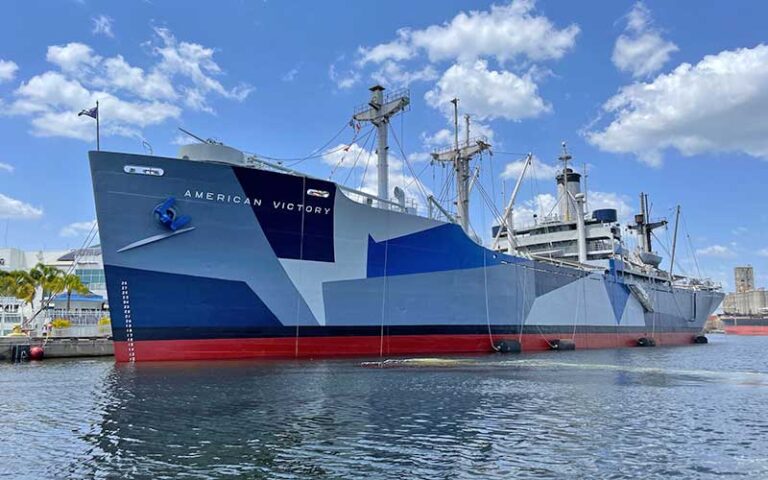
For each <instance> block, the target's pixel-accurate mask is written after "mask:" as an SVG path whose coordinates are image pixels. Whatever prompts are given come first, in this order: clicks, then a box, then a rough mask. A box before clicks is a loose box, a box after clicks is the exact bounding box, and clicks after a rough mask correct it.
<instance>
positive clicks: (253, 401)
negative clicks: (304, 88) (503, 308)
mask: <svg viewBox="0 0 768 480" xmlns="http://www.w3.org/2000/svg"><path fill="white" fill-rule="evenodd" d="M710 340H711V343H710V344H709V345H704V346H690V347H676V348H650V349H641V348H636V349H625V350H602V351H576V352H552V353H541V354H528V355H516V356H502V355H488V356H480V357H470V358H467V357H462V358H452V359H448V360H429V359H420V360H413V361H405V362H399V361H396V362H388V363H386V364H385V366H384V367H383V368H379V367H376V366H375V364H374V365H371V364H368V365H365V364H363V363H362V361H361V360H344V361H326V360H323V361H287V362H286V361H280V362H276V361H269V362H265V361H247V362H245V361H244V362H206V363H156V364H138V365H122V364H121V365H115V364H114V363H113V362H112V361H111V360H67V361H65V360H60V361H53V360H46V361H44V362H38V363H29V364H22V365H12V364H9V363H0V477H7V478H14V479H25V478H30V479H48V478H115V479H117V478H119V479H131V478H153V479H154V478H189V479H198V478H199V479H204V478H270V479H272V478H318V479H324V478H361V477H366V478H367V479H378V478H429V479H443V478H445V479H468V478H483V479H496V478H499V479H501V478H505V479H508V478H553V477H557V478H611V479H622V478H627V479H629V478H660V479H661V478H665V479H666V478H721V477H723V478H733V477H735V478H768V360H767V358H768V356H767V355H766V350H768V337H735V336H729V337H726V336H719V335H715V336H711V337H710ZM372 360H374V361H377V360H379V359H372Z"/></svg>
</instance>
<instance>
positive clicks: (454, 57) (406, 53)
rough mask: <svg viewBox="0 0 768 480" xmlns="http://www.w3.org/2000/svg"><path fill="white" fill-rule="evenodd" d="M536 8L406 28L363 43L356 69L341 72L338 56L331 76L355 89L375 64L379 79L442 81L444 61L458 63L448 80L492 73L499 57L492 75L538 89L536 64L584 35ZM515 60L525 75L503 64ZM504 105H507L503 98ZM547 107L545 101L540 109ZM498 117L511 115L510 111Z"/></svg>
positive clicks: (515, 0)
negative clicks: (491, 67)
mask: <svg viewBox="0 0 768 480" xmlns="http://www.w3.org/2000/svg"><path fill="white" fill-rule="evenodd" d="M535 7H536V2H535V0H511V1H509V2H508V3H507V4H505V5H492V6H491V7H490V8H489V9H488V10H482V11H480V10H472V11H469V12H459V13H458V14H457V15H455V16H454V17H453V18H452V19H451V20H449V21H446V22H444V23H443V24H440V25H430V26H427V27H425V28H423V29H412V28H401V29H399V30H398V31H397V33H396V38H395V39H394V40H391V41H389V42H384V43H380V44H377V45H374V46H370V47H362V46H361V47H359V48H358V51H357V59H356V61H355V62H354V66H355V68H352V69H350V70H348V71H344V72H342V71H340V70H339V68H338V67H337V65H336V64H338V63H339V61H341V60H343V58H340V59H338V60H337V62H336V63H335V64H333V65H331V66H330V69H329V76H330V78H331V80H333V81H334V82H335V83H336V84H337V86H338V87H339V88H342V89H345V88H351V87H353V86H355V85H356V84H357V83H358V82H359V81H360V79H361V77H362V76H363V71H364V70H365V69H366V67H370V66H371V65H374V66H375V68H376V70H373V71H372V72H370V78H371V79H372V80H373V81H375V82H378V83H382V84H385V85H389V86H395V87H402V86H408V85H410V84H411V83H413V82H419V81H422V82H431V81H433V80H435V79H438V78H439V77H440V74H439V71H440V70H442V68H443V66H442V65H441V64H443V63H444V62H451V63H454V64H455V65H454V66H453V67H450V68H449V69H448V71H447V72H445V73H444V74H443V76H442V79H441V81H448V79H447V78H446V77H450V76H451V75H453V74H459V75H461V74H464V73H467V72H469V73H476V72H473V67H472V65H475V67H477V66H478V65H484V67H483V69H484V70H486V71H487V70H488V67H487V62H488V61H489V60H494V61H496V62H497V63H498V64H499V65H500V66H499V67H498V68H499V71H498V72H489V73H493V74H496V75H498V76H499V77H501V78H500V80H501V83H502V85H503V86H509V84H510V83H512V81H514V80H517V81H516V82H514V83H517V85H515V88H523V89H524V90H527V91H530V90H531V89H533V90H534V91H535V90H536V85H535V83H534V82H535V81H536V79H534V78H532V76H533V75H532V72H534V71H536V68H534V67H532V66H531V62H540V61H545V60H552V59H559V58H561V57H562V56H563V55H565V54H566V53H567V52H568V51H569V50H571V49H572V48H573V46H574V44H575V41H576V36H577V35H578V33H579V27H578V26H576V25H570V26H567V27H565V28H562V29H561V28H558V27H556V26H555V25H554V24H553V23H552V22H551V21H550V20H549V19H548V18H547V17H545V16H543V15H539V14H537V13H536V12H535ZM513 60H514V61H517V64H518V66H524V68H525V69H526V70H527V71H528V73H527V74H525V75H524V76H522V77H520V76H518V75H516V74H515V73H512V72H511V71H508V70H506V69H504V68H502V67H503V65H504V64H506V63H507V62H511V61H513ZM475 62H485V63H475ZM486 76H487V75H486ZM486 83H487V82H486ZM513 92H514V91H513ZM433 93H435V95H434V98H435V100H437V99H439V98H442V97H441V96H440V95H439V87H437V86H436V87H435V89H433ZM526 93H528V92H523V93H521V94H517V93H513V96H514V97H515V98H520V97H521V96H522V95H525V94H526ZM534 93H535V92H534ZM501 96H502V94H501V93H497V94H496V97H501ZM539 100H540V99H539ZM500 106H501V107H505V106H507V105H505V104H504V103H503V102H502V103H501V105H500ZM544 107H545V105H544V103H543V101H542V102H541V105H536V106H535V107H534V108H535V109H541V108H544ZM486 116H487V115H486ZM498 117H501V118H507V114H505V113H502V114H500V115H498ZM515 117H516V118H519V116H515Z"/></svg>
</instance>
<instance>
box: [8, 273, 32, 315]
mask: <svg viewBox="0 0 768 480" xmlns="http://www.w3.org/2000/svg"><path fill="white" fill-rule="evenodd" d="M4 283H5V285H6V288H7V290H8V292H9V293H10V294H11V295H13V296H14V297H16V298H18V299H19V300H24V302H26V303H28V304H29V305H30V306H31V307H32V310H34V309H35V296H36V295H37V285H38V283H37V280H35V278H34V277H33V276H32V275H30V274H29V272H25V271H22V270H14V271H12V272H9V273H8V277H7V279H6V280H4Z"/></svg>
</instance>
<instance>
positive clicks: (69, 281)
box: [52, 273, 89, 312]
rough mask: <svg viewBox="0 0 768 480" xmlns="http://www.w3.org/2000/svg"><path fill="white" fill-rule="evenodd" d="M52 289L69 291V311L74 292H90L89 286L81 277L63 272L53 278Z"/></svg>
mask: <svg viewBox="0 0 768 480" xmlns="http://www.w3.org/2000/svg"><path fill="white" fill-rule="evenodd" d="M52 286H53V287H54V288H52V291H55V292H67V312H69V309H70V305H71V301H72V294H73V293H79V294H86V293H89V290H88V287H86V286H85V285H83V281H82V280H80V277H78V276H77V275H73V274H71V273H66V274H62V275H60V276H58V277H56V278H55V279H54V280H53V284H52Z"/></svg>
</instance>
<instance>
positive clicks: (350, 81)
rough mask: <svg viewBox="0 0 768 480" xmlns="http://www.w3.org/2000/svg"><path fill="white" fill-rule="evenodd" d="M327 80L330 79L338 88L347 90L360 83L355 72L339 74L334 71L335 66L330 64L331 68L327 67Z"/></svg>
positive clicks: (358, 76)
mask: <svg viewBox="0 0 768 480" xmlns="http://www.w3.org/2000/svg"><path fill="white" fill-rule="evenodd" d="M328 78H330V79H331V81H333V82H334V83H335V84H336V86H337V87H338V88H340V89H342V90H347V89H349V88H352V87H354V86H355V85H357V83H358V82H359V81H360V72H357V71H355V70H348V71H345V72H339V71H338V70H337V69H336V64H331V66H330V67H328Z"/></svg>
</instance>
